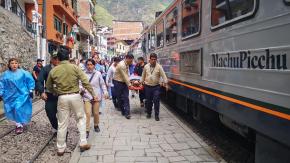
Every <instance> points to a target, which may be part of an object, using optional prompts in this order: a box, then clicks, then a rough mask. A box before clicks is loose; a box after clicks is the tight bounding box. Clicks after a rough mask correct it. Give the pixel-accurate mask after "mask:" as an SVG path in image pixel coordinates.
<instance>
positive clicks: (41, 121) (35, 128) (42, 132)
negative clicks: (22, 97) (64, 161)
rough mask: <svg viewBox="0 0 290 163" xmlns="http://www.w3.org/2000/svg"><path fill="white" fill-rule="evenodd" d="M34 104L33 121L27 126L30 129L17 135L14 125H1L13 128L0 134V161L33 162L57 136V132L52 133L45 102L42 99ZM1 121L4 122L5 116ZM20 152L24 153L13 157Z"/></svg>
mask: <svg viewBox="0 0 290 163" xmlns="http://www.w3.org/2000/svg"><path fill="white" fill-rule="evenodd" d="M37 105H38V107H37ZM33 106H34V107H35V106H36V110H35V111H34V113H33V115H32V122H31V123H30V124H29V125H28V127H27V128H29V129H27V130H25V131H24V133H22V134H20V135H16V134H15V133H14V132H13V131H14V129H15V128H14V125H10V124H4V125H0V126H1V127H2V128H3V127H6V128H7V127H9V126H11V128H9V129H8V130H6V131H4V132H3V134H1V135H0V146H1V147H0V155H1V158H0V162H29V163H32V162H34V161H35V160H36V159H37V158H38V157H39V155H41V153H42V152H43V150H44V149H45V148H46V147H47V146H48V144H49V143H50V142H51V141H52V140H53V138H54V137H55V134H52V132H51V130H50V126H49V122H48V120H47V118H46V116H45V112H44V108H43V103H41V101H38V102H34V103H33ZM39 106H40V107H39ZM1 121H2V122H4V121H5V118H4V119H2V120H1ZM12 126H13V127H12ZM19 154H20V155H21V154H23V155H21V157H18V158H13V155H14V156H15V155H19ZM16 157H17V156H16Z"/></svg>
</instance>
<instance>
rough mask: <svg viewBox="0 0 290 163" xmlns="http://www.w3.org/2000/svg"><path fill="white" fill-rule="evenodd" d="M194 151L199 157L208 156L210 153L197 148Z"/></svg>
mask: <svg viewBox="0 0 290 163" xmlns="http://www.w3.org/2000/svg"><path fill="white" fill-rule="evenodd" d="M192 151H193V152H194V153H195V154H197V155H206V154H208V152H207V151H206V150H205V149H204V148H195V149H192Z"/></svg>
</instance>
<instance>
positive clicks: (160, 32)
mask: <svg viewBox="0 0 290 163" xmlns="http://www.w3.org/2000/svg"><path fill="white" fill-rule="evenodd" d="M156 34H157V41H156V44H157V47H163V45H164V22H163V20H162V21H161V22H159V23H158V24H157V25H156Z"/></svg>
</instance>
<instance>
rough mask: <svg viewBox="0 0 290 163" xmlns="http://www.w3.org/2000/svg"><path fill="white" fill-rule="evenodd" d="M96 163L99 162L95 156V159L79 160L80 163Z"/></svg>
mask: <svg viewBox="0 0 290 163" xmlns="http://www.w3.org/2000/svg"><path fill="white" fill-rule="evenodd" d="M82 162H85V163H95V162H97V156H93V157H81V158H80V160H79V163H82Z"/></svg>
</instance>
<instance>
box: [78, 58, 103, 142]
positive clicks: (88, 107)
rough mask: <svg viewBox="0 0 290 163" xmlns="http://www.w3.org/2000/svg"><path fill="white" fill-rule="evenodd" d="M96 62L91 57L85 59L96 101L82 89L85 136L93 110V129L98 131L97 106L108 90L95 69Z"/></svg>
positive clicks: (88, 129) (88, 130) (87, 73)
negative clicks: (85, 118)
mask: <svg viewBox="0 0 290 163" xmlns="http://www.w3.org/2000/svg"><path fill="white" fill-rule="evenodd" d="M95 65H96V62H95V61H94V60H93V59H88V60H87V61H86V68H87V70H86V75H87V77H88V79H89V82H90V84H91V85H92V87H93V90H94V92H95V94H96V96H97V97H98V98H97V101H94V99H93V97H92V96H91V95H90V94H89V92H88V91H87V90H85V89H82V91H83V92H84V94H83V99H84V103H85V112H86V117H87V121H86V131H87V138H88V137H89V133H90V122H91V121H90V120H91V118H90V117H91V114H92V112H93V117H94V130H95V132H100V128H99V107H100V101H101V100H102V98H103V97H105V98H108V91H107V88H106V84H105V81H104V80H103V77H102V74H101V73H100V72H98V71H96V70H95Z"/></svg>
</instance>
